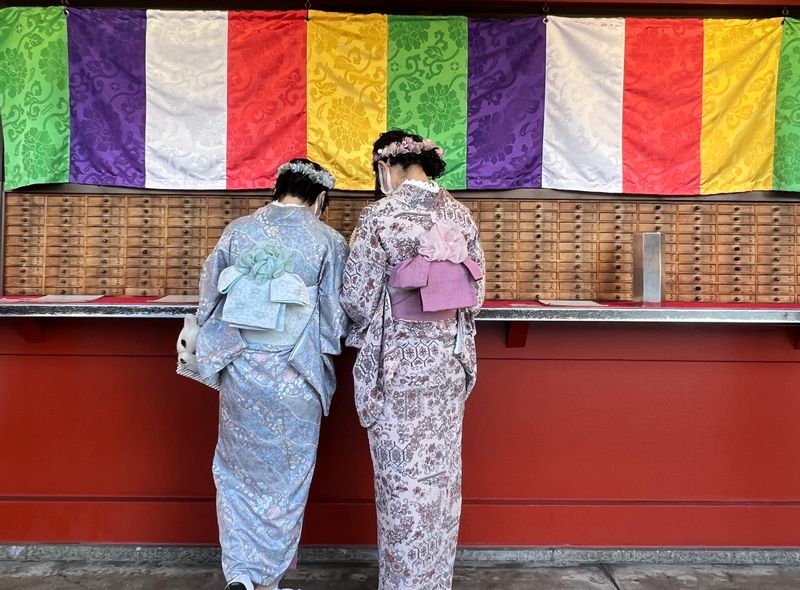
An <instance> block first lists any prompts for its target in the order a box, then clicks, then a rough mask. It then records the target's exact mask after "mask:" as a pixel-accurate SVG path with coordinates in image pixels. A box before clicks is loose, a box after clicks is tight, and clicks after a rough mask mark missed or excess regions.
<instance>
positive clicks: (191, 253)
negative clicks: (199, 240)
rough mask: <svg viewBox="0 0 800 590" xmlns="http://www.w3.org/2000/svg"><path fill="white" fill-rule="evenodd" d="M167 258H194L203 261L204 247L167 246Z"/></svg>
mask: <svg viewBox="0 0 800 590" xmlns="http://www.w3.org/2000/svg"><path fill="white" fill-rule="evenodd" d="M166 252H167V258H168V259H173V258H196V259H197V260H201V261H205V259H206V256H205V248H199V247H198V248H186V247H177V248H175V247H169V248H167V250H166Z"/></svg>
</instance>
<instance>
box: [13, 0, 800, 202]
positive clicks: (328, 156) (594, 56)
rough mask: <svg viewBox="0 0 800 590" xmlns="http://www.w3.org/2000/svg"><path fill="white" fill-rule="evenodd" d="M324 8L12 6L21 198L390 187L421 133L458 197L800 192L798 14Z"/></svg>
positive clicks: (15, 131) (445, 181) (15, 171)
mask: <svg viewBox="0 0 800 590" xmlns="http://www.w3.org/2000/svg"><path fill="white" fill-rule="evenodd" d="M305 16H306V13H305V12H304V11H286V12H259V11H252V12H251V11H246V12H224V11H212V12H203V11H192V12H188V11H158V10H150V11H146V12H145V11H141V10H116V9H114V10H111V9H71V10H70V11H69V15H65V13H64V11H63V9H61V8H60V7H51V8H5V9H1V10H0V116H2V122H3V133H4V140H5V154H4V156H5V170H6V178H5V184H6V187H7V188H9V189H15V188H18V187H22V186H27V185H31V184H39V183H52V182H67V181H72V182H75V183H83V184H100V185H112V186H129V187H142V186H145V187H152V188H180V189H192V188H193V189H256V188H269V187H271V186H272V184H273V183H274V180H275V177H274V175H275V171H276V169H277V167H278V166H279V165H280V164H281V163H282V162H284V161H285V160H287V159H289V158H292V157H299V156H307V157H310V158H312V159H314V160H317V161H319V162H320V163H321V164H323V165H325V166H327V167H329V168H330V169H331V170H332V171H333V172H334V174H335V175H336V176H337V179H338V182H337V188H340V189H352V190H372V189H373V188H374V186H375V180H374V174H373V168H372V158H371V153H372V150H371V147H372V142H373V141H374V140H375V139H376V137H377V136H378V135H379V134H380V133H381V132H382V131H384V130H386V129H387V128H389V127H403V128H407V129H409V130H411V131H414V132H417V133H420V134H422V135H425V136H428V137H430V138H431V139H433V140H434V141H436V142H437V143H439V144H440V145H442V146H443V147H444V149H445V152H446V158H445V159H446V161H447V173H446V174H445V176H444V178H443V179H442V183H443V184H444V185H445V186H446V187H448V188H451V189H463V188H468V189H514V188H540V187H542V186H544V187H547V188H555V189H563V190H573V191H602V192H612V193H618V192H628V193H645V194H663V195H693V194H713V193H728V192H743V191H751V190H767V189H771V188H774V189H777V190H800V122H798V121H800V117H798V116H797V115H796V112H797V111H798V110H800V107H798V104H800V38H798V35H800V25H798V21H795V20H792V19H786V21H785V24H783V26H782V22H783V21H782V20H781V19H765V20H736V19H724V20H723V19H709V20H698V19H624V18H613V19H597V18H564V17H550V18H548V19H546V21H547V22H545V20H543V19H541V18H523V19H500V20H497V19H495V20H490V19H466V18H464V17H458V16H454V17H418V16H389V17H387V16H386V15H381V14H359V15H356V14H346V13H325V12H315V11H312V12H311V13H310V19H309V20H306V18H305Z"/></svg>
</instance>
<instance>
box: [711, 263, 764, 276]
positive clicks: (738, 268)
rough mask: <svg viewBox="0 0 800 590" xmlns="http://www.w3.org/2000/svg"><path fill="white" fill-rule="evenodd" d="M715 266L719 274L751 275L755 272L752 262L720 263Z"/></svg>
mask: <svg viewBox="0 0 800 590" xmlns="http://www.w3.org/2000/svg"><path fill="white" fill-rule="evenodd" d="M717 268H718V269H719V271H718V272H719V273H720V274H721V275H733V274H737V275H738V274H745V275H751V274H754V273H755V272H756V266H755V265H754V264H720V265H719V266H718V267H717Z"/></svg>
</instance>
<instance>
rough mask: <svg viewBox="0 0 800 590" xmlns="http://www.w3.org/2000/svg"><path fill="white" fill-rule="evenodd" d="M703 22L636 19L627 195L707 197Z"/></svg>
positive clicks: (626, 103) (631, 34)
mask: <svg viewBox="0 0 800 590" xmlns="http://www.w3.org/2000/svg"><path fill="white" fill-rule="evenodd" d="M702 112H703V21H702V20H698V19H628V20H627V21H626V23H625V89H624V94H623V117H622V163H623V165H622V176H623V185H622V188H623V191H624V192H626V193H643V194H662V195H696V194H697V193H698V192H699V190H700V122H701V117H702Z"/></svg>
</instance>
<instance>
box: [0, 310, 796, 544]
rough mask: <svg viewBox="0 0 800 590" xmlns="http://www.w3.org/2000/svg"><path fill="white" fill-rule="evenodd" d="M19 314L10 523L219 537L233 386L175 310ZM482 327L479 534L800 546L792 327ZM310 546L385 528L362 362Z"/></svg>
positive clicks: (51, 537)
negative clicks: (219, 394)
mask: <svg viewBox="0 0 800 590" xmlns="http://www.w3.org/2000/svg"><path fill="white" fill-rule="evenodd" d="M42 325H43V327H44V335H45V340H44V342H41V343H30V342H26V341H25V340H24V339H23V338H22V337H21V335H20V334H19V332H18V331H17V330H16V329H15V322H13V321H11V320H9V319H0V473H3V477H2V478H0V542H103V543H106V542H124V543H181V544H186V543H213V542H214V541H215V537H216V525H215V521H214V504H213V484H212V481H211V476H210V462H211V457H212V454H213V447H214V443H215V437H216V417H217V403H216V394H215V393H214V392H213V391H211V390H209V389H207V388H205V387H203V386H201V385H199V384H195V383H193V382H191V381H188V380H185V379H182V378H180V377H177V376H176V375H175V374H174V353H173V352H172V350H173V343H174V339H175V336H176V334H177V331H178V330H179V322H178V321H172V320H100V319H95V320H91V319H87V320H78V319H72V320H70V319H52V320H43V321H42ZM530 332H531V333H530V336H529V338H528V344H527V346H526V347H524V348H520V349H509V348H505V345H504V326H503V324H488V323H481V324H480V327H479V342H478V345H479V355H480V365H479V381H478V387H477V389H476V391H475V392H474V393H473V396H472V397H471V399H470V401H469V403H468V407H467V416H466V423H465V434H464V517H463V521H462V532H461V542H462V543H465V544H469V545H500V546H502V545H531V546H552V545H583V546H603V545H605V546H654V545H665V546H681V545H684V546H704V545H705V546H785V545H799V544H800V473H799V472H798V471H797V469H796V465H797V464H798V463H800V428H798V427H797V425H798V424H799V423H800V396H798V395H797V392H796V389H797V384H798V383H800V362H799V361H800V351H798V350H796V349H795V348H794V347H793V339H792V334H791V333H789V331H788V329H786V328H781V327H722V326H716V327H715V326H645V325H638V326H637V325H601V324H592V325H566V324H548V325H541V324H535V323H534V324H531V330H530ZM351 363H352V356H351V355H350V354H348V355H346V356H345V358H343V359H342V362H340V363H339V372H340V389H339V391H338V393H337V397H336V398H335V401H334V405H333V409H332V413H331V416H330V417H329V418H328V419H326V420H325V422H324V426H323V432H322V438H321V443H320V444H321V446H320V455H319V461H318V466H317V473H316V476H315V480H314V485H313V487H312V499H311V503H310V506H309V511H308V517H307V519H306V530H305V534H304V542H305V543H313V544H363V543H373V542H374V538H375V535H374V508H373V506H372V497H373V496H372V494H373V493H372V482H371V466H370V461H369V452H368V449H367V444H366V434H365V432H364V431H363V429H361V428H360V427H359V426H358V422H357V418H356V415H355V410H354V407H353V401H352V380H351V379H350V377H349V367H350V365H351Z"/></svg>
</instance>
